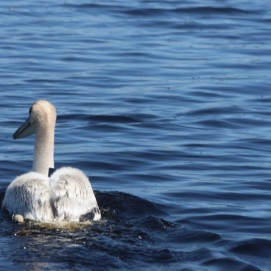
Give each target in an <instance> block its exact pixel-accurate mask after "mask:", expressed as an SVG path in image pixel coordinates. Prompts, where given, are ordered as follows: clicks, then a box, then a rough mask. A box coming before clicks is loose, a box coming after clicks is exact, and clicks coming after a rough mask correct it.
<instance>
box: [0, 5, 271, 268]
mask: <svg viewBox="0 0 271 271" xmlns="http://www.w3.org/2000/svg"><path fill="white" fill-rule="evenodd" d="M270 24H271V10H270V1H268V0H262V1H254V2H252V1H245V0H243V1H241V0H240V1H231V0H224V1H212V0H208V1H199V0H193V1H167V0H160V1H154V0H153V1H152V0H145V1H143V0H136V1H121V0H115V1H114V0H113V1H90V0H84V1H81V0H77V1H75V0H68V1H52V0H47V1H34V0H24V1H22V0H14V1H2V2H1V3H0V37H1V42H0V59H1V61H0V89H1V94H0V97H1V99H0V122H1V145H0V153H1V155H0V200H2V199H3V196H4V191H5V189H6V187H7V185H8V184H9V183H10V182H11V181H12V180H13V179H14V178H15V176H18V175H20V174H22V173H23V172H26V171H29V170H30V169H31V165H32V152H33V137H30V138H26V139H22V140H18V141H16V142H14V141H13V140H12V135H13V133H14V132H15V130H16V129H17V128H18V127H19V125H20V124H21V123H22V122H23V121H24V120H25V119H26V117H27V116H28V109H29V106H30V105H31V104H32V103H33V101H34V100H36V99H40V98H45V99H48V100H49V101H50V102H52V103H53V104H54V105H55V107H56V108H57V112H58V119H57V127H56V139H55V141H56V145H55V162H56V166H57V167H60V166H62V165H68V166H75V167H78V168H80V169H82V170H83V171H85V173H86V174H87V175H88V176H89V178H90V180H91V183H92V186H93V188H94V190H95V193H96V196H97V200H98V203H99V206H100V207H101V209H102V217H103V218H102V220H101V222H95V223H94V225H93V226H92V227H91V228H84V229H77V230H75V231H61V230H57V229H55V230H53V229H40V228H35V227H34V228H32V227H30V226H29V225H17V224H15V223H14V222H13V221H12V220H11V219H10V217H8V216H7V215H6V214H4V213H3V212H2V211H1V212H0V243H1V246H0V270H115V269H118V270H170V271H171V270H183V271H188V270H189V271H191V270H206V271H207V270H208V271H209V270H210V271H216V270H219V271H220V270H225V271H228V270H235V271H236V270H240V271H241V270H242V271H254V270H263V271H264V270H265V271H269V270H270V266H271V237H270V224H271V223H270V222H271V209H270V202H271V193H270V191H271V186H270V183H271V110H270V108H271V106H270V105H271V93H270V83H271V80H270V68H271V47H270V44H271V36H270Z"/></svg>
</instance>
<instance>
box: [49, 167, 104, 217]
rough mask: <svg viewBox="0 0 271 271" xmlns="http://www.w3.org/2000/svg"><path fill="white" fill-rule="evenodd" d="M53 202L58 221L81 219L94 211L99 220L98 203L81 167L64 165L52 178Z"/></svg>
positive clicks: (94, 215)
mask: <svg viewBox="0 0 271 271" xmlns="http://www.w3.org/2000/svg"><path fill="white" fill-rule="evenodd" d="M50 186H51V190H52V196H51V197H52V202H53V205H54V209H55V217H56V219H57V220H58V221H79V220H80V216H81V215H82V214H86V213H93V220H99V219H100V217H101V215H100V212H99V211H98V212H97V209H98V210H99V208H98V204H97V201H96V198H95V195H94V192H93V190H92V187H91V184H90V182H89V179H88V178H87V176H86V175H85V174H84V173H83V172H82V171H81V170H79V169H76V168H71V167H63V168H60V169H58V170H57V171H55V172H54V173H53V175H52V176H51V178H50Z"/></svg>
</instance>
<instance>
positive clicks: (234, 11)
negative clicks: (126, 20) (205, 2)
mask: <svg viewBox="0 0 271 271" xmlns="http://www.w3.org/2000/svg"><path fill="white" fill-rule="evenodd" d="M124 13H125V14H127V15H130V16H131V15H132V16H141V17H144V16H146V17H149V16H155V17H156V16H161V15H164V16H166V15H170V14H171V15H172V14H175V15H179V14H186V15H187V14H189V15H201V16H202V15H214V14H216V15H217V14H219V15H222V14H223V15H240V14H253V13H254V14H255V11H248V10H243V9H238V8H230V7H207V6H206V7H204V6H203V7H192V8H186V7H184V8H175V9H162V8H142V9H129V10H125V11H124Z"/></svg>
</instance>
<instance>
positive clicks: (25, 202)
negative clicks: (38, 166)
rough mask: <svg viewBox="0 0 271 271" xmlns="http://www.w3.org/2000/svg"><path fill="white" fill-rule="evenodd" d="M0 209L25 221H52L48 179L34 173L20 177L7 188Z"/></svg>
mask: <svg viewBox="0 0 271 271" xmlns="http://www.w3.org/2000/svg"><path fill="white" fill-rule="evenodd" d="M2 207H3V208H5V209H7V211H8V212H9V213H10V214H13V215H15V214H20V215H22V216H23V217H24V218H26V219H31V220H35V221H39V222H46V221H53V219H54V216H53V212H52V208H51V202H50V187H49V178H47V177H45V176H43V175H42V174H39V173H36V172H29V173H25V174H23V175H20V176H19V177H17V178H16V179H15V180H14V181H13V182H12V183H11V184H10V185H9V186H8V188H7V190H6V193H5V197H4V200H3V203H2Z"/></svg>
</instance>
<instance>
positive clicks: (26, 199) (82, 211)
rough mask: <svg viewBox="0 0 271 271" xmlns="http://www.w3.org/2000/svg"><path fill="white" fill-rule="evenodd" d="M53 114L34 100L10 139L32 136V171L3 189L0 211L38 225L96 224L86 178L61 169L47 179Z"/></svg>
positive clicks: (51, 161)
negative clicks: (86, 219) (87, 221)
mask: <svg viewBox="0 0 271 271" xmlns="http://www.w3.org/2000/svg"><path fill="white" fill-rule="evenodd" d="M55 122H56V111H55V108H54V107H53V105H51V104H50V103H49V102H47V101H45V100H37V101H36V102H35V103H34V104H33V105H32V106H31V108H30V110H29V118H28V119H27V120H26V122H25V123H24V124H23V125H22V126H21V127H20V128H19V129H18V130H17V131H16V132H15V134H14V135H13V138H14V139H17V138H22V137H26V136H29V135H31V134H35V147H34V160H33V168H32V171H31V172H29V173H25V174H23V175H21V176H19V177H17V178H16V179H15V180H14V181H13V182H12V183H11V184H10V185H9V186H8V188H7V190H6V193H5V197H4V200H3V203H2V207H3V208H5V209H6V210H7V211H8V212H9V213H10V214H12V215H17V214H19V215H22V216H23V217H24V218H25V219H31V220H35V221H38V222H50V223H54V222H59V221H80V220H81V219H82V217H83V216H84V215H86V214H87V216H88V217H90V218H92V219H93V220H99V219H100V217H101V214H100V210H99V207H98V204H97V201H96V198H95V195H94V193H93V190H92V187H91V184H90V182H89V180H88V178H87V177H86V175H85V174H84V173H83V172H82V171H80V170H79V169H76V168H71V167H63V168H60V169H58V170H56V171H55V172H54V173H53V174H52V175H51V177H48V173H49V168H53V167H54V128H55Z"/></svg>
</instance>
